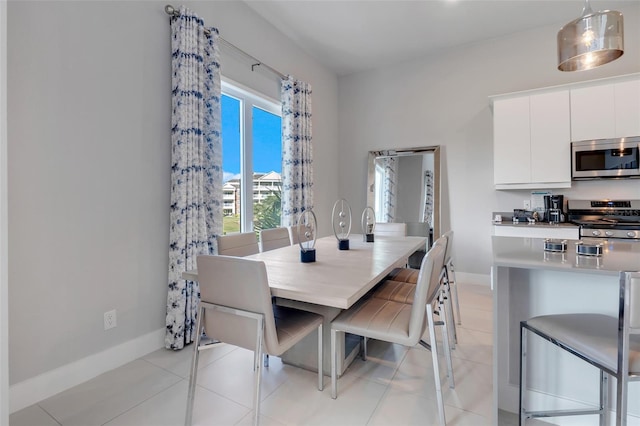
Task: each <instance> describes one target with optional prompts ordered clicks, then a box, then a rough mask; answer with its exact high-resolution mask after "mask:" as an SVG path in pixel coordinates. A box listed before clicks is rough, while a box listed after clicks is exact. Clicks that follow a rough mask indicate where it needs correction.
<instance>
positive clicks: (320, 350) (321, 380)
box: [318, 324, 324, 391]
mask: <svg viewBox="0 0 640 426" xmlns="http://www.w3.org/2000/svg"><path fill="white" fill-rule="evenodd" d="M322 333H323V327H322V324H320V326H319V327H318V390H319V391H321V390H322V389H324V373H323V372H322V369H323V368H324V360H323V359H322V353H323V352H324V347H323V346H322Z"/></svg>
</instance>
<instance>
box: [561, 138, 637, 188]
mask: <svg viewBox="0 0 640 426" xmlns="http://www.w3.org/2000/svg"><path fill="white" fill-rule="evenodd" d="M629 177H632V178H640V136H635V137H630V138H618V139H597V140H590V141H581V142H572V143H571V179H573V180H581V179H602V178H629Z"/></svg>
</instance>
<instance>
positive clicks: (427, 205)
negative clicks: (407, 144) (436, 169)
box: [423, 170, 433, 228]
mask: <svg viewBox="0 0 640 426" xmlns="http://www.w3.org/2000/svg"><path fill="white" fill-rule="evenodd" d="M423 222H426V223H428V224H429V227H431V228H432V227H433V171H431V170H426V171H425V172H424V218H423Z"/></svg>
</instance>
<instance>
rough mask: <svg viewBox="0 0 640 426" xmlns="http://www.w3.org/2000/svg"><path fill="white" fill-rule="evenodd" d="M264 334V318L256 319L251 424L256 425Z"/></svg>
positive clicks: (257, 421) (258, 413)
mask: <svg viewBox="0 0 640 426" xmlns="http://www.w3.org/2000/svg"><path fill="white" fill-rule="evenodd" d="M263 335H264V320H263V319H260V320H258V326H257V338H256V351H255V354H256V355H255V357H254V371H255V373H254V382H255V389H254V398H253V409H254V413H253V424H254V425H255V426H258V423H259V421H260V382H261V378H262V353H263V352H262V336H263Z"/></svg>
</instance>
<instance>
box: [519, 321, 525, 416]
mask: <svg viewBox="0 0 640 426" xmlns="http://www.w3.org/2000/svg"><path fill="white" fill-rule="evenodd" d="M526 356H527V329H526V328H524V327H523V326H522V324H520V408H519V410H518V424H519V425H520V426H524V422H525V407H524V397H525V393H526V390H527V358H526Z"/></svg>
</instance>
